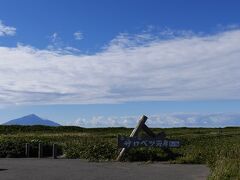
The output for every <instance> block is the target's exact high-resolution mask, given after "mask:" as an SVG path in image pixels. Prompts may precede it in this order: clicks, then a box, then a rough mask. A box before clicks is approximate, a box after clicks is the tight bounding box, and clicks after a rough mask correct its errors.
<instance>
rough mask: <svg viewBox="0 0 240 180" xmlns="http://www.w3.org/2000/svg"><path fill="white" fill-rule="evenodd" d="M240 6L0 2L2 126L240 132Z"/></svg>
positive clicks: (108, 0)
mask: <svg viewBox="0 0 240 180" xmlns="http://www.w3.org/2000/svg"><path fill="white" fill-rule="evenodd" d="M239 6H240V2H239V1H237V0H232V1H224V0H220V1H219V0H218V1H217V0H212V1H207V0H205V1H204V0H203V1H190V0H168V1H167V0H166V1H160V0H159V1H157V0H148V1H147V0H131V1H128V0H122V1H112V0H103V1H97V0H95V1H93V0H85V1H83V0H82V1H77V0H75V1H74V0H72V1H67V0H61V1H59V0H58V1H57V0H52V1H47V0H43V1H38V2H37V1H30V0H23V1H17V0H0V123H3V122H5V121H7V120H10V119H13V118H17V117H20V116H24V115H26V114H31V113H36V114H37V115H39V116H42V117H44V118H48V119H51V120H55V121H57V122H59V123H62V124H67V125H80V126H86V127H95V126H133V125H134V123H135V119H138V118H139V117H140V116H141V115H142V114H146V115H148V116H150V117H152V121H150V123H152V125H154V126H164V124H162V123H165V124H166V127H172V126H227V125H240V122H239V121H238V120H237V118H239V119H240V115H239V110H240V95H239V93H238V92H239V90H240V82H239V78H240V73H239V68H240V62H239V58H240V47H239V42H240V28H239V27H240V26H239V25H240V22H239V21H240V20H239V19H240V12H239V9H238V7H239ZM176 114H177V115H176ZM179 114H181V116H179ZM186 114H187V117H186V116H183V115H186ZM203 115H206V116H204V119H205V120H204V119H201V118H200V117H203ZM220 117H221V118H220ZM218 119H219V121H218Z"/></svg>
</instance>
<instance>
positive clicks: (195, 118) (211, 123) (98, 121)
mask: <svg viewBox="0 0 240 180" xmlns="http://www.w3.org/2000/svg"><path fill="white" fill-rule="evenodd" d="M139 118H140V117H137V116H119V117H117V116H110V117H104V116H94V117H92V118H89V119H86V118H79V119H77V120H76V121H74V122H71V123H68V124H67V125H74V126H81V127H135V126H136V124H137V122H138V120H139ZM239 119H240V114H228V113H215V114H199V113H175V114H161V115H152V116H149V119H148V120H147V123H146V124H147V125H148V126H149V127H159V128H168V127H226V126H240V121H239Z"/></svg>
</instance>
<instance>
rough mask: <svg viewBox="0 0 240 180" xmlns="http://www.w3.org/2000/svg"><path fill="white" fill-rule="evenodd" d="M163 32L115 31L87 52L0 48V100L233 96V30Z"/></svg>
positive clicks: (237, 59)
mask: <svg viewBox="0 0 240 180" xmlns="http://www.w3.org/2000/svg"><path fill="white" fill-rule="evenodd" d="M1 25H2V24H1V23H0V26H1ZM0 29H1V28H0ZM3 29H4V28H3ZM10 29H11V28H10ZM7 31H9V30H7ZM7 31H6V30H5V33H6V32H7ZM1 32H3V31H2V30H0V33H1ZM13 32H15V30H14V29H12V33H13ZM166 33H167V34H170V35H171V37H170V38H169V37H168V38H163V35H165V34H166ZM8 34H11V31H9V32H8ZM165 34H164V32H162V35H161V36H156V35H152V34H151V33H143V34H137V35H132V36H130V35H128V34H120V35H119V36H117V37H116V38H115V39H113V40H112V41H111V42H110V43H109V45H107V46H105V47H104V49H103V50H102V51H101V52H99V53H96V54H95V55H84V54H75V53H69V52H68V51H65V49H61V48H60V49H57V50H56V49H54V48H53V49H46V50H39V49H36V48H33V47H31V46H21V45H18V46H17V47H15V48H9V47H0V105H4V104H59V103H61V104H70V103H80V104H81V103H119V102H128V101H145V100H148V101H152V100H154V101H157V100H158V101H160V100H220V99H221V100H223V99H235V100H239V99H240V93H239V92H240V81H239V79H240V71H239V69H240V45H239V42H240V30H239V29H235V30H228V31H225V32H222V33H219V34H215V35H208V36H206V35H205V36H199V35H195V34H194V33H191V32H182V33H180V34H179V35H177V36H175V35H174V34H173V33H172V34H171V33H170V32H165ZM57 37H58V36H57V34H55V35H54V36H53V37H52V38H54V39H53V40H57ZM54 42H55V41H53V43H54Z"/></svg>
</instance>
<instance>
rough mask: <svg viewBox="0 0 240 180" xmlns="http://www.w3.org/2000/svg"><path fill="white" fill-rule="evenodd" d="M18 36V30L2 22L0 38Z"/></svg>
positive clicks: (0, 23)
mask: <svg viewBox="0 0 240 180" xmlns="http://www.w3.org/2000/svg"><path fill="white" fill-rule="evenodd" d="M15 34H16V28H15V27H11V26H6V25H5V24H3V22H2V21H1V20H0V36H14V35H15Z"/></svg>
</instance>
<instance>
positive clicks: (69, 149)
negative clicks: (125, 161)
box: [64, 142, 117, 161]
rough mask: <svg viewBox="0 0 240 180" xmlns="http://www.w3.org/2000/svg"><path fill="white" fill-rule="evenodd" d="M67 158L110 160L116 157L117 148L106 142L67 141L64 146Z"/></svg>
mask: <svg viewBox="0 0 240 180" xmlns="http://www.w3.org/2000/svg"><path fill="white" fill-rule="evenodd" d="M64 154H65V155H66V157H67V158H80V159H88V160H90V161H99V160H111V159H114V158H115V157H116V154H117V148H116V147H115V146H114V145H113V144H111V143H108V142H98V143H96V142H95V143H93V144H92V143H81V142H78V143H67V144H66V146H65V147H64Z"/></svg>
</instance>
